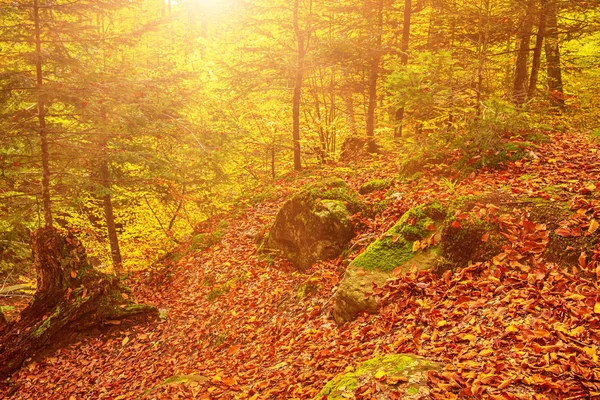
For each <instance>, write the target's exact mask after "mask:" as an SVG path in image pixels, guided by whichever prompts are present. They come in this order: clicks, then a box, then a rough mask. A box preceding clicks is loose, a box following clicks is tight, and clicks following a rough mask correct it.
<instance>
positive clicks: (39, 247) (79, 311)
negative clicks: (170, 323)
mask: <svg viewBox="0 0 600 400" xmlns="http://www.w3.org/2000/svg"><path fill="white" fill-rule="evenodd" d="M32 250H33V261H34V267H35V269H36V272H37V277H38V278H37V281H38V287H37V292H36V294H35V296H34V298H33V300H32V302H31V304H30V305H29V306H28V307H27V308H26V309H25V310H23V311H22V312H21V317H20V319H19V320H18V321H17V322H13V323H11V324H8V325H7V326H5V327H4V329H0V380H1V379H4V378H6V377H8V376H9V375H10V374H12V373H13V372H15V371H16V370H18V369H19V368H20V367H21V365H22V364H23V362H24V361H25V360H26V359H27V358H29V357H33V356H35V355H36V354H38V353H39V352H40V350H42V349H43V348H44V347H46V346H48V345H51V344H52V342H53V340H55V339H56V338H58V337H61V338H62V339H64V336H65V335H68V334H69V333H70V332H74V331H77V330H83V329H87V328H90V327H92V326H95V325H100V324H102V323H103V322H105V321H107V320H116V319H122V318H127V317H133V316H136V315H142V316H156V315H157V310H156V308H154V307H152V306H145V305H139V304H134V303H133V301H132V296H131V295H130V294H129V291H128V290H127V289H126V288H124V287H122V286H121V285H120V283H119V280H118V278H116V277H114V276H110V275H105V274H102V273H99V272H97V271H95V270H94V269H93V268H92V267H91V266H90V265H89V263H88V262H87V258H86V252H85V249H84V248H83V246H82V245H81V243H80V242H79V241H78V240H77V238H75V236H73V235H72V234H71V233H70V232H69V233H67V234H62V233H60V232H59V231H58V230H56V229H55V228H52V227H45V228H41V229H38V230H37V231H35V232H34V233H33V234H32Z"/></svg>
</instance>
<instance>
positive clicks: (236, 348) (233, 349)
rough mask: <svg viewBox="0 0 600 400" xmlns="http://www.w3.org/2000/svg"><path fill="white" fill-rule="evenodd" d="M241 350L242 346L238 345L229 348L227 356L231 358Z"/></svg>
mask: <svg viewBox="0 0 600 400" xmlns="http://www.w3.org/2000/svg"><path fill="white" fill-rule="evenodd" d="M241 348H242V345H241V344H236V345H235V346H231V347H230V348H229V350H227V355H228V356H231V355H233V354H235V353H237V352H238V351H240V349H241Z"/></svg>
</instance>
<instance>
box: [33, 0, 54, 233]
mask: <svg viewBox="0 0 600 400" xmlns="http://www.w3.org/2000/svg"><path fill="white" fill-rule="evenodd" d="M33 23H34V28H35V75H36V88H37V91H38V107H37V109H38V121H39V127H40V133H39V136H40V149H41V153H42V205H43V208H44V223H45V226H46V227H51V226H52V208H51V203H50V155H49V152H48V133H47V132H46V104H45V102H44V98H45V95H44V94H43V93H42V89H43V82H44V81H43V74H42V40H41V29H40V5H39V0H34V1H33Z"/></svg>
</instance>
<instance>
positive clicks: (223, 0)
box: [190, 0, 230, 14]
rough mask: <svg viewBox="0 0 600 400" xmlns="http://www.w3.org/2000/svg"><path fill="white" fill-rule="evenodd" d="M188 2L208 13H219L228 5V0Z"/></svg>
mask: <svg viewBox="0 0 600 400" xmlns="http://www.w3.org/2000/svg"><path fill="white" fill-rule="evenodd" d="M190 4H191V5H192V6H195V7H197V8H199V9H200V10H202V11H204V12H207V13H209V14H219V13H222V12H223V11H225V9H227V7H228V6H229V5H230V0H190Z"/></svg>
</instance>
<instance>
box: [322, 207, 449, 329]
mask: <svg viewBox="0 0 600 400" xmlns="http://www.w3.org/2000/svg"><path fill="white" fill-rule="evenodd" d="M445 217H446V213H445V211H444V209H443V208H442V207H441V205H440V204H439V203H432V204H430V205H427V206H419V207H415V208H412V209H410V210H409V211H407V212H406V213H404V215H403V216H402V217H401V218H400V220H399V221H398V222H397V223H396V224H395V225H394V226H393V227H392V228H391V229H390V230H388V231H387V232H386V233H385V234H384V235H383V237H381V238H380V239H378V240H376V241H375V242H373V243H371V244H370V245H369V246H368V247H367V249H366V250H365V251H364V252H363V253H362V254H360V255H359V256H358V257H356V258H355V259H354V260H353V261H352V262H351V263H350V265H349V266H348V267H347V268H346V273H345V274H344V277H343V279H342V281H341V283H340V286H339V288H338V290H337V292H336V294H335V303H334V308H333V316H334V319H335V321H336V322H337V323H338V324H340V325H342V324H344V323H346V322H348V321H351V320H353V319H354V318H356V316H357V315H358V314H359V313H360V312H368V313H376V312H377V303H376V301H375V299H373V298H372V296H371V294H372V293H373V284H375V285H377V286H381V285H383V284H384V283H385V282H386V281H387V280H388V279H390V278H392V277H393V276H394V274H393V272H394V271H397V272H398V271H399V273H406V272H408V271H409V270H410V269H411V268H412V267H413V266H414V267H416V268H417V269H419V270H427V269H431V268H434V267H435V265H436V263H437V261H438V259H439V258H440V256H439V246H437V245H435V246H429V247H427V248H425V249H423V250H421V249H415V247H414V246H415V241H420V240H427V241H429V240H431V239H433V241H434V242H435V243H439V241H440V237H439V234H437V233H436V230H438V227H439V226H440V225H441V224H442V222H443V220H444V218H445Z"/></svg>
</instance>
